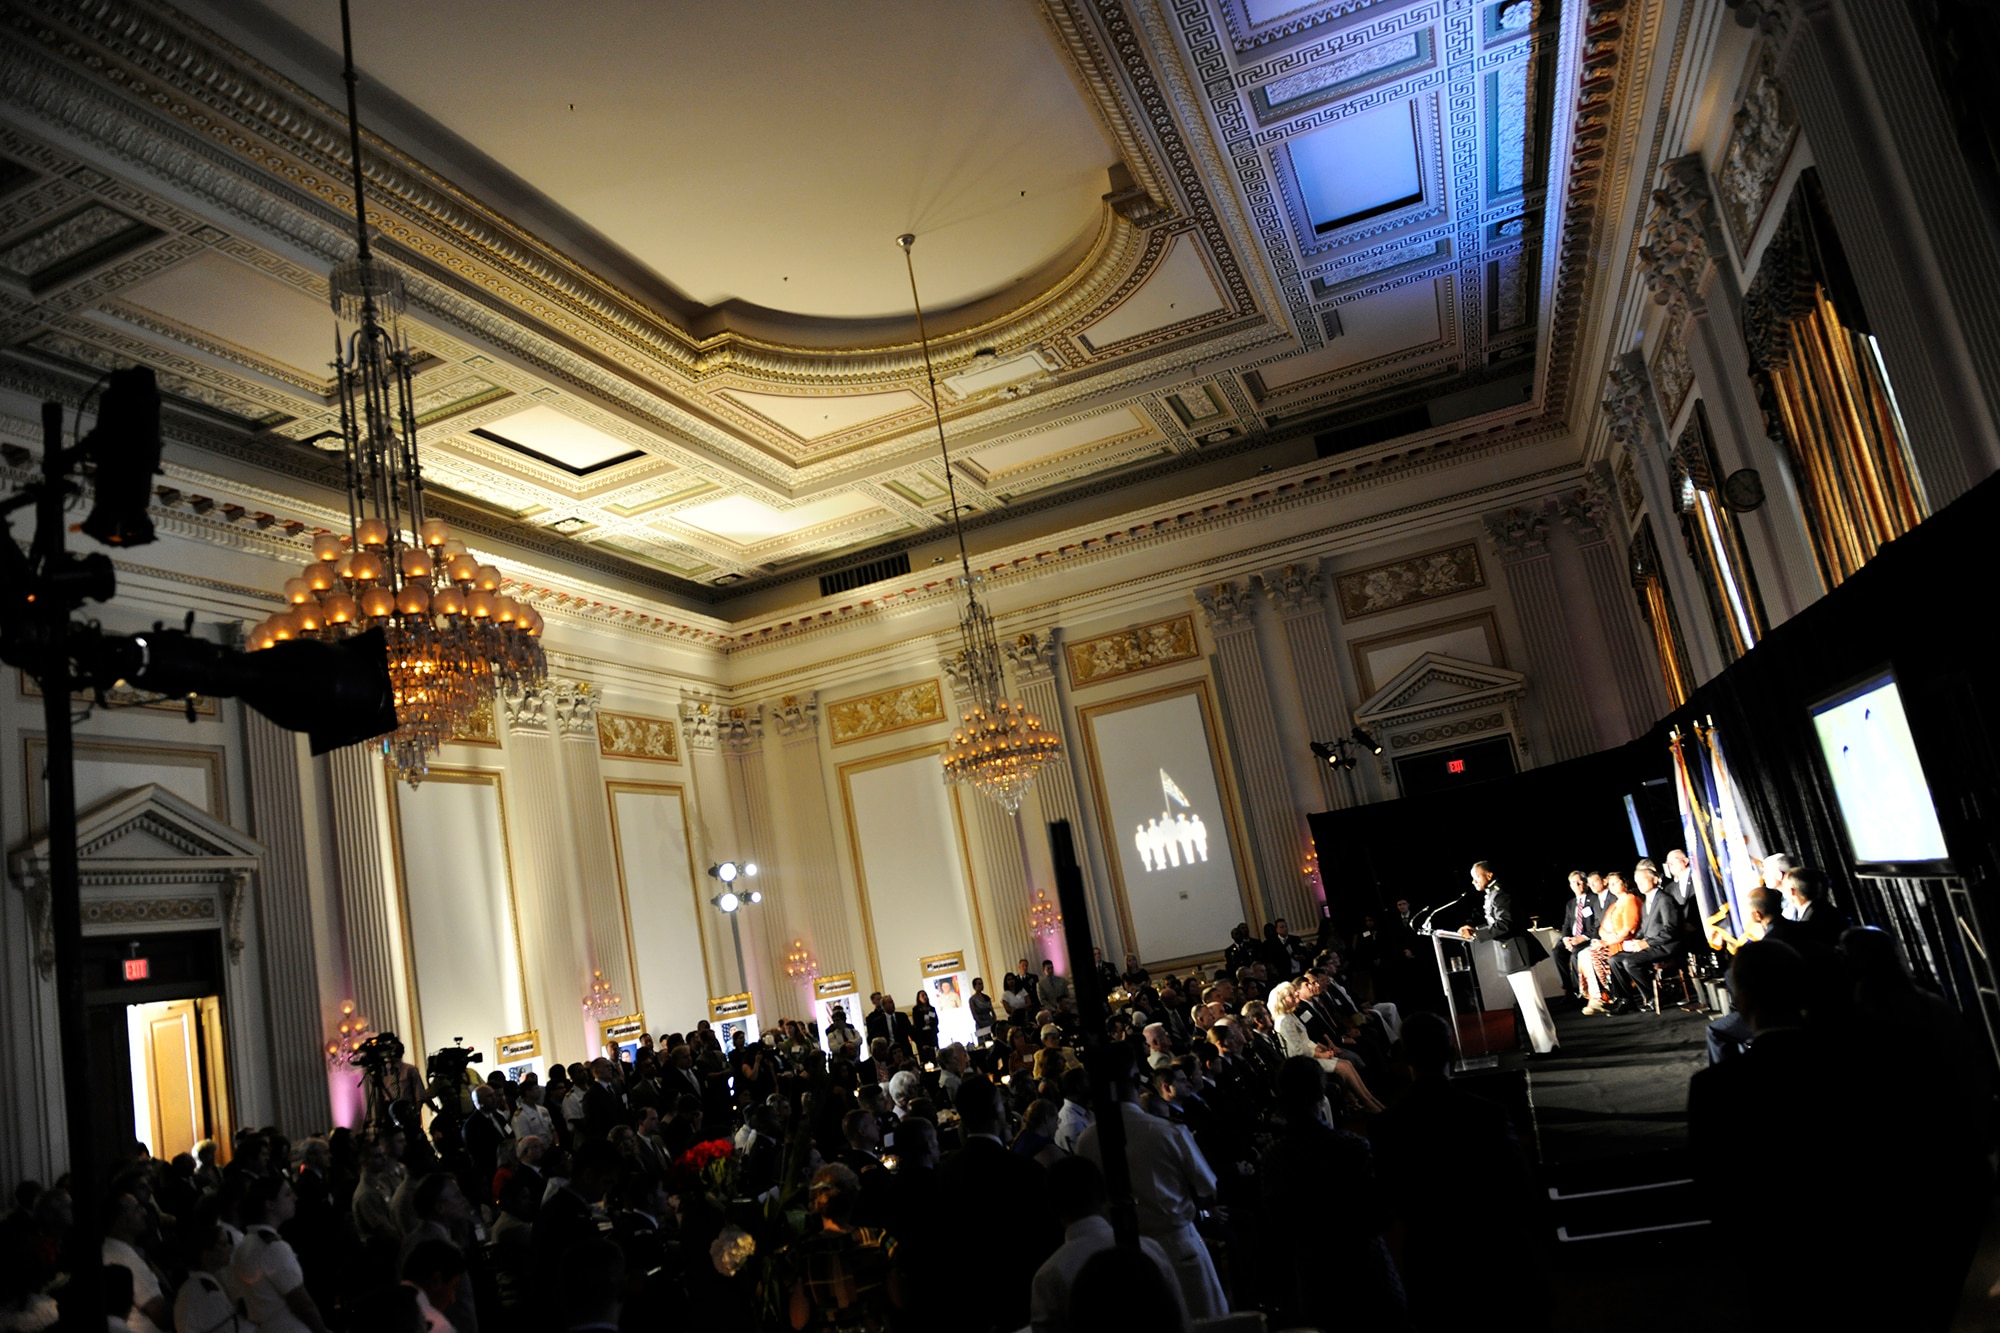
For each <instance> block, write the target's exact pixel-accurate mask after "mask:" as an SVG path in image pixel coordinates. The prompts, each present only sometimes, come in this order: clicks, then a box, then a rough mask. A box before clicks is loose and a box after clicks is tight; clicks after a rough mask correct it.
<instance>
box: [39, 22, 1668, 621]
mask: <svg viewBox="0 0 2000 1333" xmlns="http://www.w3.org/2000/svg"><path fill="white" fill-rule="evenodd" d="M190 3H192V5H193V8H192V9H190V10H188V11H181V10H175V9H172V8H169V7H168V6H167V5H166V4H164V3H162V2H161V0H35V2H33V3H31V2H30V0H13V2H12V3H8V2H7V0H0V14H3V15H4V17H5V21H4V23H0V46H4V54H5V59H4V70H0V371H4V373H5V374H6V375H7V376H8V377H9V378H10V381H11V382H12V383H14V384H16V385H17V386H19V387H24V388H29V389H31V390H34V391H45V389H43V388H42V387H41V386H46V385H48V384H50V383H52V382H56V381H59V380H60V379H62V378H63V377H65V376H67V377H69V378H71V379H72V380H74V379H75V378H78V377H80V376H82V375H83V374H86V373H92V372H95V371H96V370H97V369H99V368H102V367H105V366H109V365H112V364H116V363H120V362H127V361H133V360H139V361H144V362H147V363H149V364H151V365H153V366H154V367H156V368H157V369H158V370H159V372H160V375H161V380H162V384H163V386H164V387H165V388H166V389H167V391H168V392H169V394H170V395H171V396H172V398H173V400H174V407H175V409H176V422H177V429H179V430H180V431H181V433H182V434H183V436H184V437H185V438H187V439H189V440H192V441H194V442H196V443H198V444H200V445H202V446H203V447H206V448H209V449H213V450H217V451H220V452H223V453H225V454H229V455H231V456H232V457H234V458H236V459H238V460H241V461H243V462H247V463H253V464H261V465H264V466H266V467H269V468H272V469H274V470H275V471H277V472H279V473H281V474H289V475H292V476H295V477H301V478H311V477H313V476H315V475H325V473H326V472H327V471H328V469H327V467H326V463H327V457H326V455H324V454H323V453H320V452H318V451H317V450H316V449H315V448H314V442H315V440H324V438H325V436H326V434H327V432H329V431H331V430H333V429H334V427H335V425H336V412H335V406H334V403H333V400H332V397H331V393H330V387H331V386H330V385H329V383H328V380H327V367H326V361H327V359H328V355H329V353H330V349H331V347H332V335H333V325H332V320H331V317H330V313H329V311H328V309H327V306H326V283H325V273H326V271H327V269H328V268H329V267H330V266H331V264H332V263H333V262H335V261H337V260H338V259H341V258H344V257H346V255H347V254H348V253H349V251H350V250H351V241H350V240H349V239H348V227H349V226H350V225H351V224H349V223H348V222H346V221H345V220H344V215H345V214H346V213H347V211H348V210H349V209H350V208H351V200H350V199H349V197H348V190H347V188H346V187H345V186H344V184H343V182H344V181H345V180H346V179H347V177H348V163H347V159H346V151H345V142H346V141H345V138H344V131H343V128H342V126H343V122H342V118H341V116H340V114H339V113H338V112H337V111H336V110H335V109H334V107H333V105H331V104H332V103H333V102H334V100H335V99H336V97H337V90H338V82H337V71H338V63H339V62H338V57H337V55H335V54H333V53H331V52H330V51H329V50H328V49H327V47H328V44H329V43H331V42H333V41H334V40H335V38H336V37H337V21H338V18H337V16H338V9H337V5H336V4H335V3H334V0H265V3H264V4H262V5H260V4H255V3H250V2H249V0H234V2H232V3H228V4H224V3H221V0H190ZM1624 3H1625V0H1609V3H1599V4H1596V5H1594V6H1588V5H1585V4H1583V3H1580V2H1578V0H1573V2H1572V3H1570V4H1568V5H1566V6H1565V5H1559V4H1557V3H1554V2H1553V0H1377V2H1376V3H1369V2H1368V0H1339V2H1338V3H1333V4H1311V3H1289V2H1288V0H1046V3H1044V4H1043V5H1041V6H1040V7H1039V8H1036V7H1035V6H1033V5H1031V4H1029V3H1028V0H1018V3H1015V2H1014V0H991V2H990V3H987V4H984V5H979V6H972V7H959V6H937V5H929V4H910V5H906V6H902V7H900V8H899V7H895V6H877V5H855V6H852V7H846V8H838V10H837V11H836V7H832V6H828V5H826V4H824V3H817V4H809V5H799V6H796V7H794V8H793V9H786V8H784V7H783V6H775V7H766V6H759V7H755V8H745V7H741V6H710V7H706V8H702V7H695V8H694V9H692V10H690V9H687V8H685V7H675V8H673V9H670V10H665V11H662V10H660V9H658V8H657V7H653V6H648V5H643V4H636V3H635V4H630V5H626V6H622V7H621V6H617V5H612V6H604V7H600V8H599V9H594V10H592V11H591V15H590V23H589V24H588V26H584V25H582V24H573V25H570V27H569V28H567V29H566V30H565V31H564V32H563V33H562V34H561V35H560V37H559V38H555V37H553V36H552V35H551V34H549V33H548V32H547V27H548V25H547V22H546V14H547V8H546V6H540V5H534V4H530V3H528V0H511V2H510V3H496V4H495V5H492V6H487V7H483V8H482V9H481V10H480V11H479V12H478V14H477V16H476V18H474V19H473V20H471V21H470V22H468V19H467V15H466V12H465V11H463V10H449V9H443V8H439V7H435V6H424V5H392V4H389V3H387V0H379V2H378V0H361V2H360V3H358V4H357V6H356V33H357V42H358V45H359V63H360V65H361V66H362V70H363V100H362V105H363V121H364V124H365V125H366V126H367V128H368V129H369V130H370V132H371V136H370V137H369V138H368V139H367V141H366V142H365V143H364V153H363V156H364V163H365V166H366V169H367V172H368V176H369V180H370V189H371V199H372V208H371V214H370V217H371V222H372V223H373V224H374V226H375V228H376V230H377V233H378V235H379V237H380V238H381V245H382V249H383V251H384V252H386V253H387V254H388V255H389V256H390V257H392V258H393V259H394V260H396V261H397V262H398V263H400V264H401V265H402V266H403V267H404V268H405V269H406V270H407V272H408V274H409V277H410V287H411V292H412V306H413V310H412V316H411V320H410V332H411V336H412V339H413V341H414V342H415V343H416V344H417V345H418V346H419V347H420V348H421V350H422V352H423V353H424V361H423V365H422V368H421V371H420V373H419V375H418V377H417V388H418V392H419V395H420V403H419V413H420V419H421V426H422V442H423V447H424V451H425V467H426V471H427V475H428V476H429V477H430V479H431V480H432V482H433V484H434V486H436V487H439V488H442V489H443V490H444V491H445V492H447V493H449V494H450V495H453V496H456V497H458V499H459V501H460V504H461V507H462V508H463V509H464V511H465V512H466V513H468V514H473V515H476V516H478V517H479V518H480V520H481V521H482V522H483V523H485V524H486V525H487V528H488V530H490V531H496V532H501V533H512V534H514V535H516V536H517V537H519V538H520V539H521V540H523V541H527V542H529V543H530V544H532V545H533V546H534V547H535V548H536V549H537V550H539V551H542V552H545V553H552V554H556V555H560V554H562V553H564V552H568V553H570V554H572V555H573V556H574V558H575V559H577V560H578V561H579V563H580V564H581V565H582V566H583V567H586V568H591V567H594V568H600V569H611V570H616V571H617V572H619V573H621V574H624V575H625V576H627V577H628V578H629V577H636V578H638V579H640V580H641V581H642V582H650V583H651V584H652V586H654V587H656V588H658V589H659V590H660V591H662V592H668V593H677V594H681V595H683V596H689V597H697V598H700V599H702V600H707V601H713V600H716V599H717V598H719V597H721V596H724V595H734V592H737V591H740V590H742V589H743V588H746V587H755V586H758V585H759V584H763V583H770V582H775V581H779V580H783V579H787V578H794V577H797V576H799V575H800V574H801V573H804V572H810V570H811V569H812V568H813V567H814V566H815V563H816V562H820V563H823V562H826V561H829V560H832V559H834V558H836V557H841V556H850V557H853V558H860V553H862V552H875V551H879V550H882V549H885V548H888V547H892V546H893V545H894V544H896V543H899V542H900V543H910V542H913V541H915V540H918V539H920V538H922V537H923V536H924V535H925V534H927V533H932V532H934V531H935V529H936V527H937V526H938V525H939V524H940V523H941V522H943V521H944V520H945V519H946V517H947V516H948V515H947V513H946V506H947V503H948V502H947V500H946V493H945V485H944V478H943V474H942V471H941V469H940V465H939V463H938V460H937V450H936V440H935V435H934V433H933V431H932V430H931V429H930V428H929V411H928V406H927V402H928V400H927V396H926V394H927V390H926V386H925V382H924V378H923V367H922V362H921V359H920V358H919V356H918V349H917V346H916V343H915V339H914V330H913V326H912V324H911V323H910V321H909V320H908V319H907V318H906V317H904V316H903V315H902V314H901V313H900V312H901V310H902V309H903V308H904V305H905V303H906V301H907V288H906V287H905V286H904V285H903V276H902V273H901V269H900V256H899V255H898V254H897V252H896V250H895V247H894V245H893V244H892V238H893V237H894V235H895V234H896V233H897V232H899V231H902V230H915V231H916V232H917V233H918V234H919V237H920V240H919V246H918V251H917V254H918V258H919V265H920V268H919V272H920V276H921V277H922V280H923V281H924V283H925V284H926V287H927V288H928V289H929V292H930V299H931V303H932V304H934V305H936V306H937V307H938V309H937V311H936V313H935V316H934V324H933V328H934V331H936V330H939V329H941V330H942V335H941V338H940V341H939V344H938V362H939V372H938V373H939V379H940V383H941V389H942V395H941V396H942V399H943V404H944V409H945V414H946V418H947V423H948V429H949V431H950V433H951V435H952V439H953V446H954V448H953V458H954V463H955V465H956V466H957V467H958V471H959V476H958V484H959V493H960V498H961V501H962V502H963V503H964V504H965V505H966V507H967V509H968V510H969V512H970V514H971V515H972V521H973V522H974V523H980V522H987V521H993V520H995V519H999V518H1004V517H1007V516H1009V515H1012V514H1017V513H1022V512H1028V511H1033V510H1036V509H1050V508H1052V507H1053V508H1054V509H1057V510H1059V509H1060V506H1061V505H1062V504H1064V503H1066V502H1068V501H1069V499H1070V498H1071V497H1074V496H1078V495H1080V494H1085V493H1090V494H1098V495H1101V494H1102V493H1103V492H1104V491H1105V490H1106V489H1110V488H1116V487H1118V486H1122V485H1126V484H1129V483H1131V482H1133V481H1136V480H1140V479H1146V480H1149V481H1156V480H1157V479H1159V478H1162V477H1167V478H1172V477H1174V476H1181V475H1184V476H1186V477H1187V478H1188V482H1187V485H1188V487H1189V488H1190V489H1194V488H1197V487H1198V485H1199V484H1200V483H1199V480H1198V479H1199V477H1200V475H1201V471H1202V466H1203V465H1204V464H1205V463H1206V462H1207V461H1208V460H1209V459H1211V458H1215V457H1222V456H1227V455H1229V454H1231V453H1234V452H1240V451H1244V450H1248V449H1254V448H1256V447H1258V446H1260V445H1261V444H1263V443H1266V442H1269V441H1272V440H1276V439H1282V438H1291V437H1296V436H1298V435H1300V434H1306V435H1317V436H1318V437H1319V439H1320V446H1321V452H1323V453H1324V452H1329V451H1335V450H1341V449H1346V448H1364V447H1369V446H1374V445H1377V444H1380V443H1382V442H1385V441H1389V440H1393V439H1394V438H1396V437H1398V436H1401V435H1404V434H1407V433H1409V432H1411V431H1415V430H1429V429H1431V428H1433V427H1435V426H1439V425H1443V424H1444V423H1447V422H1450V421H1454V420H1464V421H1465V422H1466V423H1467V425H1466V433H1467V434H1472V433H1474V432H1475V431H1477V432H1485V431H1490V430H1493V429H1503V430H1517V431H1518V430H1532V431H1541V432H1546V431H1548V430H1550V429H1552V428H1553V427H1554V426H1557V425H1561V424H1563V423H1564V422H1565V421H1566V417H1565V416H1564V414H1565V413H1566V411H1567V405H1568V402H1569V395H1568V392H1567V386H1568V383H1569V379H1570V377H1571V374H1572V372H1573V367H1572V366H1571V365H1570V362H1571V360H1572V359H1573V356H1574V350H1575V343H1576V337H1575V323H1576V320H1577V318H1578V316H1579V313H1580V311H1581V310H1582V308H1583V304H1584V303H1583V292H1584V290H1585V288H1586V286H1587V284H1588V282H1589V279H1590V274H1591V267H1590V266H1591V262H1592V254H1593V238H1594V236H1595V234H1596V233H1595V231H1594V230H1593V229H1594V226H1595V223H1596V213H1595V207H1596V205H1595V198H1596V191H1597V187H1598V183H1599V178H1600V176H1601V174H1602V172H1603V171H1604V170H1605V166H1606V158H1605V154H1606V152H1607V150H1608V149H1609V148H1611V147H1614V146H1615V141H1616V136H1617V134H1618V133H1619V132H1620V124H1621V122H1620V120H1619V119H1618V117H1617V116H1616V115H1615V114H1613V112H1614V108H1613V106H1612V101H1613V93H1614V89H1615V88H1616V87H1617V86H1618V70H1617V64H1618V58H1619V57H1618V52H1619V44H1620V38H1621V22H1622V21H1623V19H1624V17H1625V16H1624V14H1623V8H1622V7H1623V5H1624ZM1632 6H1633V9H1634V11H1635V12H1636V11H1637V10H1639V9H1640V8H1642V5H1641V0H1632ZM515 11H519V12H515ZM1557 209H1560V210H1561V211H1560V212H1559V213H1557V212H1555V211H1554V210H1557ZM1545 220H1546V225H1545ZM1557 224H1560V225H1557ZM877 233H879V235H878V234H877ZM1432 434H1433V435H1435V434H1436V432H1435V431H1434V430H1433V431H1432ZM725 589H729V590H730V591H729V592H728V593H725V591H724V590H725Z"/></svg>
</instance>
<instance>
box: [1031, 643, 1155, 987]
mask: <svg viewBox="0 0 2000 1333" xmlns="http://www.w3.org/2000/svg"><path fill="white" fill-rule="evenodd" d="M1001 651H1002V652H1004V653H1005V654H1006V655H1007V661H1008V662H1009V663H1010V664H1011V665H1012V666H1013V668H1014V683H1015V685H1016V687H1017V688H1018V689H1019V690H1020V691H1021V702H1022V703H1024V704H1026V705H1027V706H1028V711H1029V712H1031V713H1033V714H1034V715H1035V716H1036V717H1038V718H1040V719H1041V720H1042V727H1043V729H1044V730H1046V731H1050V732H1053V733H1055V735H1056V737H1057V738H1058V739H1060V740H1061V741H1062V746H1063V752H1062V755H1061V757H1059V758H1058V759H1057V760H1056V761H1055V762H1054V763H1052V764H1050V765H1049V766H1048V767H1047V768H1044V769H1043V770H1042V771H1041V774H1040V776H1038V777H1037V778H1036V779H1035V786H1034V792H1033V799H1034V801H1035V805H1036V808H1037V809H1038V810H1039V811H1040V812H1041V821H1042V827H1035V828H1031V827H1029V826H1028V825H1025V824H1024V825H1023V826H1022V828H1021V834H1022V838H1023V839H1024V841H1026V840H1029V839H1045V838H1046V831H1045V830H1046V826H1047V825H1049V824H1053V823H1054V822H1055V821H1056V820H1058V819H1067V820H1068V821H1069V826H1070V833H1071V837H1072V838H1073V839H1074V843H1075V847H1076V860H1077V869H1078V870H1079V871H1080V872H1081V873H1082V875H1083V888H1084V893H1085V896H1086V898H1087V900H1088V901H1089V903H1090V905H1091V908H1092V917H1093V920H1092V921H1091V937H1092V938H1093V939H1094V940H1096V941H1097V944H1098V947H1100V948H1102V949H1103V950H1104V952H1105V955H1106V956H1107V957H1117V956H1120V955H1121V954H1122V952H1123V949H1124V948H1125V947H1129V946H1127V945H1126V942H1125V939H1124V935H1123V933H1122V932H1121V931H1120V929H1119V924H1118V913H1117V912H1116V910H1114V909H1113V908H1112V906H1111V905H1110V903H1109V901H1108V900H1107V899H1106V897H1104V896H1103V889H1102V885H1101V881H1100V879H1099V877H1098V876H1097V874H1096V873H1095V871H1094V869H1093V868H1092V865H1091V854H1090V842H1091V830H1090V829H1089V828H1088V827H1087V826H1086V825H1085V823H1084V819H1083V802H1082V800H1081V799H1080V798H1079V796H1078V795H1077V789H1076V768H1075V764H1076V762H1077V744H1076V729H1075V728H1074V727H1072V726H1070V725H1069V710H1068V709H1067V708H1065V707H1064V706H1063V699H1062V685H1061V682H1060V681H1059V680H1058V679H1057V672H1058V671H1059V669H1060V664H1061V662H1062V630H1060V629H1059V628H1055V627H1050V628H1048V629H1038V630H1030V631H1028V632H1027V633H1024V634H1018V635H1015V636H1014V637H1013V638H1012V639H1009V640H1008V641H1007V642H1006V643H1004V644H1002V645H1001ZM1031 853H1032V849H1031ZM1027 864H1028V865H1029V867H1031V870H1032V868H1033V867H1036V866H1038V865H1040V864H1043V863H1042V862H1039V861H1037V860H1036V859H1034V857H1033V856H1032V854H1030V856H1029V860H1028V862H1027ZM1033 889H1034V885H1033V884H1030V886H1029V891H1030V893H1032V892H1033ZM1045 893H1046V895H1047V897H1048V899H1049V901H1051V902H1054V901H1055V899H1056V886H1055V884H1054V883H1053V882H1050V883H1049V884H1048V885H1047V887H1046V889H1045ZM1016 956H1017V955H1015V954H1011V953H1010V954H1008V955H1007V957H1008V958H1009V959H1013V958H1015V957H1016Z"/></svg>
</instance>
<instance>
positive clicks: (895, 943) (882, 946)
mask: <svg viewBox="0 0 2000 1333" xmlns="http://www.w3.org/2000/svg"><path fill="white" fill-rule="evenodd" d="M840 778H841V783H840V785H841V796H842V798H843V800H844V802H845V806H846V811H847V829H848V835H849V838H850V841H851V843H852V845H853V848H854V855H855V860H856V862H857V864H856V867H855V869H856V871H857V873H858V875H859V878H860V882H861V889H862V894H861V901H862V911H863V914H864V915H865V916H866V918H867V921H868V925H869V927H870V937H869V950H870V961H871V964H872V966H873V969H874V972H875V984H874V986H872V987H870V989H874V988H875V987H879V988H881V989H882V990H884V991H887V992H888V993H889V994H891V995H893V996H895V997H896V1003H897V1005H898V1006H899V1007H901V1008H904V1009H908V1008H909V1006H910V1001H911V1000H912V999H913V998H915V995H916V990H917V986H918V984H919V983H920V982H921V980H922V973H921V971H920V969H919V968H918V966H917V960H918V959H920V958H926V957H929V956H930V955H932V954H940V953H950V952H951V951H952V950H954V949H963V950H965V952H966V956H967V961H968V962H971V961H972V960H973V959H974V958H977V957H978V956H979V944H980V942H979V934H978V932H977V931H976V930H975V928H974V923H973V920H972V909H971V907H970V906H969V896H968V893H967V885H966V871H965V855H964V835H963V833H962V832H961V831H960V828H959V824H958V812H957V810H956V809H955V808H954V806H953V802H952V799H951V792H949V791H948V790H946V789H945V785H944V782H943V775H942V772H941V770H940V769H939V767H938V758H937V752H936V751H935V750H932V749H929V748H926V749H924V750H922V751H920V752H918V753H916V754H912V755H910V756H909V757H908V758H904V759H896V760H893V761H891V762H889V763H886V764H879V763H872V762H871V763H863V764H853V765H846V766H843V767H842V769H841V772H840ZM976 799H979V800H985V799H986V798H985V797H983V796H982V797H978V798H976Z"/></svg>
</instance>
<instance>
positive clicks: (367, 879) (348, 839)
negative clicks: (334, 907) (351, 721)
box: [327, 744, 416, 1050]
mask: <svg viewBox="0 0 2000 1333" xmlns="http://www.w3.org/2000/svg"><path fill="white" fill-rule="evenodd" d="M327 776H328V779H329V786H330V789H331V792H332V795H333V830H334V861H335V864H336V865H337V866H338V868H339V874H340V916H341V920H342V921H343V922H344V923H345V925H346V927H347V931H346V943H347V976H348V981H349V983H350V985H351V986H352V998H353V1000H354V1005H355V1008H356V1009H357V1010H359V1011H360V1013H361V1014H363V1015H364V1016H365V1017H367V1018H368V1020H369V1025H370V1026H371V1027H372V1028H373V1029H374V1030H375V1031H377V1032H395V1033H398V1034H400V1035H401V1036H402V1037H403V1038H404V1039H405V1043H406V1044H409V1045H411V1049H412V1050H414V1049H415V1047H414V1042H415V1037H416V1034H415V1031H414V1029H413V1028H412V1026H411V1014H410V1006H409V994H410V990H409V985H408V973H407V970H406V969H407V967H408V963H407V960H406V959H405V958H404V956H403V947H402V927H401V924H400V918H401V914H402V909H401V906H400V904H399V903H398V902H397V901H396V897H395V892H394V885H395V880H394V878H393V877H392V876H391V873H390V870H389V862H388V857H389V845H390V844H389V811H388V788H387V786H386V785H385V783H386V781H387V773H386V770H385V768H384V766H383V760H382V751H381V750H380V749H379V748H377V747H376V746H374V745H369V744H362V745H349V746H346V747H345V748H343V749H339V750H335V751H334V752H333V753H332V754H330V755H328V756H327Z"/></svg>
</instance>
